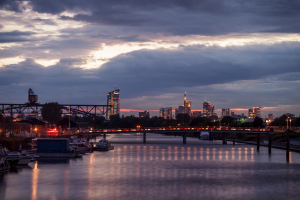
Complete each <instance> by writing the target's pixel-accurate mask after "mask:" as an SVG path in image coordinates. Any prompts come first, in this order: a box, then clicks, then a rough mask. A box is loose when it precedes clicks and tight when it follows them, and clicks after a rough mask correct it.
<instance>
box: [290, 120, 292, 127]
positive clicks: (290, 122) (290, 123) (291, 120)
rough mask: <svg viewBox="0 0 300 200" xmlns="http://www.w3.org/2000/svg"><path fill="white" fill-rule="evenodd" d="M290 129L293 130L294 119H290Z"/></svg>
mask: <svg viewBox="0 0 300 200" xmlns="http://www.w3.org/2000/svg"><path fill="white" fill-rule="evenodd" d="M290 129H291V130H292V119H290Z"/></svg>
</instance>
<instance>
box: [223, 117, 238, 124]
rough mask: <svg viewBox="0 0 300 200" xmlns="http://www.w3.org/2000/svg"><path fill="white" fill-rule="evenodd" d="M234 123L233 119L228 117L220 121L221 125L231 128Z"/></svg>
mask: <svg viewBox="0 0 300 200" xmlns="http://www.w3.org/2000/svg"><path fill="white" fill-rule="evenodd" d="M234 122H235V119H234V118H233V117H230V116H224V117H222V119H221V124H222V125H226V126H231V125H233V124H234Z"/></svg>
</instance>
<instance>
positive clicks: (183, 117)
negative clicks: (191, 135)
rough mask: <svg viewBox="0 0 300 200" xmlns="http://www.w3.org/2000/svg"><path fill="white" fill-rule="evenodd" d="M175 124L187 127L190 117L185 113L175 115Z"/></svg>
mask: <svg viewBox="0 0 300 200" xmlns="http://www.w3.org/2000/svg"><path fill="white" fill-rule="evenodd" d="M176 119H177V123H179V124H181V125H183V124H185V125H189V124H190V121H191V117H190V115H189V114H187V113H179V114H177V115H176Z"/></svg>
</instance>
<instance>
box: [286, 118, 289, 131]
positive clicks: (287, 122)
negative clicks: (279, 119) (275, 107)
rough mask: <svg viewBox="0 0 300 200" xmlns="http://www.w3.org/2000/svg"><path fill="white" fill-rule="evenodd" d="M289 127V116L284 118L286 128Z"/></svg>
mask: <svg viewBox="0 0 300 200" xmlns="http://www.w3.org/2000/svg"><path fill="white" fill-rule="evenodd" d="M288 129H289V117H288V118H287V119H286V130H288Z"/></svg>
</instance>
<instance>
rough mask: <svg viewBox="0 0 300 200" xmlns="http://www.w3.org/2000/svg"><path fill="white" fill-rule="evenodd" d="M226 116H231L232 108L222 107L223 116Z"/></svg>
mask: <svg viewBox="0 0 300 200" xmlns="http://www.w3.org/2000/svg"><path fill="white" fill-rule="evenodd" d="M224 116H231V109H230V108H222V117H224Z"/></svg>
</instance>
